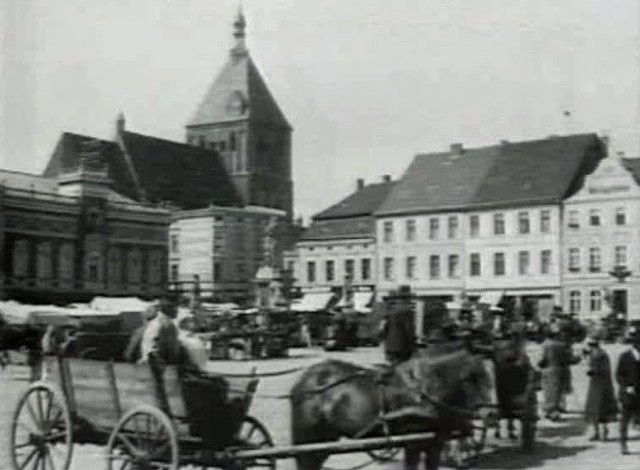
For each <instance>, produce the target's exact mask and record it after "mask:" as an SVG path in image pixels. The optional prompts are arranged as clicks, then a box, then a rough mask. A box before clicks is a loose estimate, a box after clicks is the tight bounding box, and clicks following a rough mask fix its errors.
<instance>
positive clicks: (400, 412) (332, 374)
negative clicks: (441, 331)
mask: <svg viewBox="0 0 640 470" xmlns="http://www.w3.org/2000/svg"><path fill="white" fill-rule="evenodd" d="M491 383H492V381H491V376H490V374H489V372H488V371H487V369H485V364H484V361H483V360H482V358H480V357H478V356H475V355H472V354H471V353H470V352H469V351H467V350H458V351H455V352H447V353H443V354H434V353H429V352H427V351H420V352H418V353H416V354H415V355H414V357H412V358H411V359H409V360H408V361H405V362H403V363H400V364H399V365H397V366H396V368H394V369H387V370H386V371H385V372H381V371H380V370H376V369H368V368H365V367H361V366H359V365H356V364H352V363H349V362H345V361H339V360H335V359H328V360H325V361H323V362H320V363H318V364H316V365H313V366H311V367H310V368H308V369H307V370H306V371H305V372H304V373H303V374H302V376H301V377H300V378H299V379H298V381H297V382H296V383H295V384H294V385H293V387H292V389H291V392H290V402H291V436H292V442H293V443H294V444H305V443H313V442H327V441H333V440H337V439H339V438H341V437H350V438H363V437H373V436H381V435H384V434H385V433H386V432H389V433H391V434H402V433H409V432H430V431H432V432H435V433H436V435H437V437H436V438H435V439H433V440H430V441H428V442H425V443H423V444H420V445H410V446H407V447H406V448H405V468H406V469H407V470H414V469H415V468H417V465H418V462H419V459H420V454H421V453H422V452H424V453H425V454H426V466H427V469H428V470H437V468H438V467H439V465H440V453H441V450H442V446H443V442H444V441H445V440H446V439H449V438H450V437H451V436H452V435H453V434H454V433H455V432H456V431H468V430H469V429H470V423H471V419H472V417H473V414H474V411H476V410H477V409H478V407H480V406H481V405H488V404H490V402H491ZM489 409H490V408H489V407H486V408H483V413H486V412H487V411H489ZM384 415H386V416H387V417H389V419H387V420H384V419H381V416H384ZM392 416H393V419H392V418H391V417H392ZM328 457H329V455H328V454H326V453H315V454H305V455H300V456H298V457H297V458H296V462H297V468H298V470H320V468H321V467H322V465H323V463H324V462H325V460H326V459H327V458H328Z"/></svg>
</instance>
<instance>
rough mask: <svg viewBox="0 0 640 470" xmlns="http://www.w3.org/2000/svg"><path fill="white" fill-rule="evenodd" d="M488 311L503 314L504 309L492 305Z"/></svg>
mask: <svg viewBox="0 0 640 470" xmlns="http://www.w3.org/2000/svg"><path fill="white" fill-rule="evenodd" d="M489 311H490V312H494V313H497V314H501V313H504V309H503V308H502V307H498V306H497V305H492V306H491V307H489Z"/></svg>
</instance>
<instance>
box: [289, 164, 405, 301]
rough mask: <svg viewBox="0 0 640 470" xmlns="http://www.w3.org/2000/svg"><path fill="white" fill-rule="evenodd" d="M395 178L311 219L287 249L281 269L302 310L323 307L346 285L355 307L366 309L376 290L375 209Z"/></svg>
mask: <svg viewBox="0 0 640 470" xmlns="http://www.w3.org/2000/svg"><path fill="white" fill-rule="evenodd" d="M393 185H394V182H393V181H391V178H390V177H389V176H386V175H385V176H384V177H383V180H382V182H380V183H371V184H367V185H365V183H364V180H362V179H359V180H358V181H357V186H356V191H355V192H353V193H352V194H350V195H349V196H347V197H346V198H344V199H342V200H341V201H340V202H338V203H337V204H334V205H332V206H330V207H329V208H327V209H325V210H324V211H322V212H320V213H318V214H316V215H314V216H313V218H312V222H311V224H310V225H309V227H308V228H307V229H306V230H305V231H304V232H303V234H302V236H301V238H300V240H299V242H298V243H297V244H296V246H295V248H294V249H293V250H291V251H289V252H285V255H284V260H285V267H287V268H288V269H290V270H291V272H292V273H293V277H294V279H295V283H296V286H298V287H300V288H301V290H302V292H303V293H304V297H303V299H302V302H301V303H300V304H298V305H296V306H295V308H298V309H300V311H313V310H322V309H323V308H325V307H326V306H327V305H328V304H329V302H330V301H334V303H335V302H337V301H339V299H340V298H341V297H342V294H343V292H342V291H343V290H344V287H345V284H348V285H349V288H350V289H352V290H353V291H354V292H355V293H354V296H353V302H355V304H357V305H354V306H353V307H354V308H356V309H358V308H360V309H364V308H367V306H368V305H369V304H370V303H371V301H372V297H373V294H374V291H375V284H376V279H377V277H378V276H377V271H378V264H377V259H376V231H375V219H374V217H373V213H374V211H375V210H376V209H377V208H378V207H379V206H380V204H381V203H382V202H383V201H384V199H385V198H386V197H387V194H388V193H389V191H390V190H391V188H392V187H393Z"/></svg>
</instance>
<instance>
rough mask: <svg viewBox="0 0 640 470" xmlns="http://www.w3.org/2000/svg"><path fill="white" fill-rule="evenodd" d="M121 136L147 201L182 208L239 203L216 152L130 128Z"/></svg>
mask: <svg viewBox="0 0 640 470" xmlns="http://www.w3.org/2000/svg"><path fill="white" fill-rule="evenodd" d="M122 137H123V143H124V147H125V149H126V151H127V154H128V155H129V157H130V158H131V162H132V163H133V166H134V168H135V170H136V173H137V174H138V178H139V181H140V185H141V186H142V188H143V189H144V192H145V196H146V197H147V199H148V200H149V201H150V202H160V201H170V202H172V203H173V204H175V205H177V206H178V207H180V208H182V209H196V208H200V207H206V206H208V205H210V204H213V205H219V206H242V205H243V202H242V199H241V197H240V195H239V194H238V191H237V189H236V187H235V185H234V184H233V181H232V180H231V178H230V177H229V175H228V173H227V171H226V170H225V168H224V166H223V165H222V163H221V162H220V159H219V157H218V154H217V153H215V152H213V151H211V150H208V149H204V148H201V147H195V146H192V145H187V144H182V143H179V142H174V141H171V140H165V139H159V138H157V137H151V136H147V135H142V134H136V133H133V132H126V131H125V132H124V133H123V135H122Z"/></svg>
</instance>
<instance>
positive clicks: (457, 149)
mask: <svg viewBox="0 0 640 470" xmlns="http://www.w3.org/2000/svg"><path fill="white" fill-rule="evenodd" d="M449 151H450V152H451V153H454V154H456V155H462V152H464V147H463V146H462V144H461V143H455V144H451V145H450V146H449Z"/></svg>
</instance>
